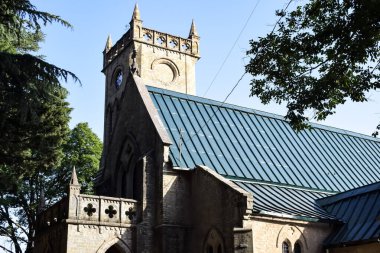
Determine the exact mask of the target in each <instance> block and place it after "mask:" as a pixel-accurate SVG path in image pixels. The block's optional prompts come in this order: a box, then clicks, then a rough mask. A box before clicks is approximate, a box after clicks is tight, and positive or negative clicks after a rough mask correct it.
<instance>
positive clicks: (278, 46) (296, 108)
mask: <svg viewBox="0 0 380 253" xmlns="http://www.w3.org/2000/svg"><path fill="white" fill-rule="evenodd" d="M379 10H380V1H377V0H360V1H359V0H345V1H337V0H310V1H309V2H308V3H307V4H305V5H304V6H302V7H301V6H299V7H297V8H296V9H295V10H294V11H291V12H287V11H285V10H282V11H278V12H277V16H279V18H280V21H279V22H278V30H277V31H275V32H272V33H270V34H268V35H267V36H266V37H263V38H259V40H257V41H253V40H252V41H250V45H251V49H250V50H249V51H248V52H247V54H248V55H250V56H251V60H250V62H249V64H248V65H247V66H246V71H247V72H248V73H251V74H252V75H253V79H252V81H251V85H252V87H251V95H252V96H258V97H259V98H260V100H261V101H262V102H263V103H269V102H270V101H275V102H277V103H283V102H284V103H286V105H287V109H288V112H287V114H286V118H287V119H288V120H289V121H290V124H291V125H292V126H293V128H295V129H296V130H301V129H303V128H305V127H308V125H307V123H306V122H305V121H306V120H310V118H309V117H307V116H305V113H306V112H307V111H308V110H313V111H314V116H313V118H315V119H317V120H323V119H325V118H326V117H327V116H328V115H331V114H333V113H334V112H335V108H336V106H337V105H339V104H344V103H345V102H346V101H347V100H348V99H351V100H352V101H354V102H363V101H366V100H367V98H366V92H368V91H369V90H374V89H378V88H380V82H379V78H380V72H379V67H380V64H379V62H380V15H379Z"/></svg>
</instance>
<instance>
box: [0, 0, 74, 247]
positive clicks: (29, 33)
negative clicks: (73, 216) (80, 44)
mask: <svg viewBox="0 0 380 253" xmlns="http://www.w3.org/2000/svg"><path fill="white" fill-rule="evenodd" d="M54 22H58V23H60V24H62V25H64V26H67V27H70V24H69V23H67V22H66V21H64V20H62V19H61V18H60V17H58V16H55V15H52V14H49V13H46V12H41V11H39V10H37V9H36V8H35V7H34V6H33V5H32V4H31V3H30V1H29V0H2V1H1V2H0V236H5V237H7V238H9V240H11V241H12V243H13V245H14V248H15V252H17V253H19V252H22V248H21V245H22V244H24V245H25V248H26V249H25V252H31V250H32V245H33V238H34V232H35V230H34V228H35V221H36V207H37V203H38V199H39V198H40V197H41V196H40V192H41V190H42V189H44V188H45V187H47V183H48V182H52V179H53V178H54V176H55V173H54V171H55V170H54V169H56V168H58V166H59V165H60V162H61V160H62V158H63V157H64V153H63V143H65V141H66V139H67V135H68V133H69V128H68V122H69V119H70V117H69V113H70V111H71V109H70V108H69V105H68V103H67V102H66V101H65V99H66V96H67V91H66V90H65V89H64V88H62V87H61V86H60V81H61V80H64V81H66V80H67V78H68V77H72V78H73V79H74V80H76V81H79V80H78V79H77V77H76V76H75V75H74V74H72V73H71V72H69V71H67V70H64V69H61V68H59V67H57V66H55V65H53V64H51V63H48V62H46V61H44V60H43V58H42V57H40V56H37V55H35V54H36V52H37V51H38V49H39V42H41V41H42V40H43V37H44V34H43V33H42V31H41V28H42V27H43V26H44V25H46V24H48V23H54ZM48 193H49V192H48ZM54 194H57V192H54V191H52V192H51V196H50V197H51V198H53V197H54V196H55V195H54ZM0 250H4V251H5V252H7V249H6V248H5V247H4V246H3V245H0Z"/></svg>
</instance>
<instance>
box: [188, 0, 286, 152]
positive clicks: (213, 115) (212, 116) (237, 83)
mask: <svg viewBox="0 0 380 253" xmlns="http://www.w3.org/2000/svg"><path fill="white" fill-rule="evenodd" d="M259 2H260V0H258V1H257V2H256V5H255V7H254V8H253V10H252V11H251V14H250V15H249V17H248V19H247V21H246V23H245V24H244V26H243V28H242V29H241V31H240V33H239V35H238V38H237V39H236V40H235V43H234V44H233V46H232V48H231V49H230V51H229V52H228V54H227V57H226V58H225V59H224V61H223V63H222V65H221V66H220V68H219V70H218V72H217V73H216V75H215V77H214V79H213V80H212V82H211V84H210V85H209V87H208V88H207V90H206V92H205V94H206V93H207V92H208V90H209V89H210V88H211V86H212V84H213V83H214V81H215V79H216V77H217V76H218V74H219V72H220V70H221V69H222V68H223V66H224V64H225V62H226V60H227V58H228V57H229V55H230V54H231V52H232V49H233V48H234V47H235V45H236V43H237V41H238V40H239V38H240V36H241V34H242V33H243V31H244V29H245V27H246V26H247V24H248V22H249V20H250V18H251V16H252V14H253V13H254V11H255V9H256V7H257V5H258V4H259ZM292 2H293V0H289V2H288V3H287V5H286V6H285V8H284V10H285V11H286V10H287V9H288V7H289V6H290V4H291V3H292ZM281 19H282V16H281V17H280V18H279V19H278V20H277V22H276V23H275V24H274V26H273V29H272V31H271V33H270V34H272V33H273V32H274V30H275V29H276V27H277V25H278V23H279V22H280V21H281ZM245 74H247V72H245V71H244V73H243V74H242V75H241V77H240V78H239V80H238V81H237V82H236V84H235V85H234V86H233V87H232V89H231V91H230V92H229V93H228V94H227V96H226V98H225V99H224V100H223V102H222V104H221V105H219V107H218V110H220V107H221V106H223V105H224V104H225V103H226V101H227V99H228V98H229V97H230V95H231V94H232V93H233V92H234V91H235V89H236V87H237V86H238V85H239V83H240V81H241V80H242V79H243V77H244V76H245ZM203 96H204V95H203ZM215 115H216V111H214V112H213V114H212V115H211V117H209V119H208V120H207V121H206V122H205V123H204V124H203V125H202V126H201V127H200V128H199V129H198V130H197V131H196V132H195V133H194V134H192V135H191V136H189V138H187V139H186V140H184V141H183V143H181V146H182V144H185V143H186V142H187V141H188V140H190V139H192V138H193V137H194V136H195V135H197V134H198V133H199V132H200V131H201V130H202V129H203V128H204V127H205V126H206V125H207V124H208V122H210V120H211V119H213V118H214V117H215ZM182 138H183V137H181V140H182Z"/></svg>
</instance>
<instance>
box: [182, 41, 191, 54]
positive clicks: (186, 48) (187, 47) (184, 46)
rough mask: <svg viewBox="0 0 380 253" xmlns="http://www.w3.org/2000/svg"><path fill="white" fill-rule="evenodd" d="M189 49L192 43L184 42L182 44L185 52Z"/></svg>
mask: <svg viewBox="0 0 380 253" xmlns="http://www.w3.org/2000/svg"><path fill="white" fill-rule="evenodd" d="M189 49H190V45H189V44H187V43H186V44H183V45H182V51H184V52H187V51H189Z"/></svg>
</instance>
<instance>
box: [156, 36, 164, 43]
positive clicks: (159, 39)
mask: <svg viewBox="0 0 380 253" xmlns="http://www.w3.org/2000/svg"><path fill="white" fill-rule="evenodd" d="M156 41H157V44H158V45H162V44H164V42H165V38H164V37H159V38H157V40H156Z"/></svg>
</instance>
